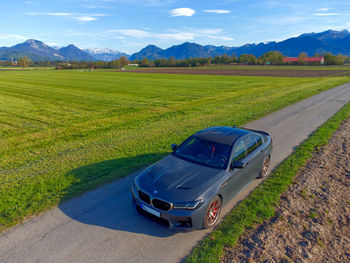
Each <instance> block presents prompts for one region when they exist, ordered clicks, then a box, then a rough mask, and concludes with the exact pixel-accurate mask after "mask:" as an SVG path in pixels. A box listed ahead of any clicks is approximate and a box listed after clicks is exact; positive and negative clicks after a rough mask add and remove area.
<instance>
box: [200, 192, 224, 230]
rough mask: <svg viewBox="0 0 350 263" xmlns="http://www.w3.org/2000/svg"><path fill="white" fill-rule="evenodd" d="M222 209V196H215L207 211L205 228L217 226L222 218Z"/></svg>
mask: <svg viewBox="0 0 350 263" xmlns="http://www.w3.org/2000/svg"><path fill="white" fill-rule="evenodd" d="M221 207H222V200H221V198H220V196H218V195H216V196H214V198H213V199H212V200H211V201H210V202H209V205H208V207H207V210H206V211H205V215H204V222H203V228H211V227H213V226H215V225H216V223H217V222H218V219H219V216H220V212H221Z"/></svg>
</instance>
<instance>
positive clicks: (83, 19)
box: [72, 16, 97, 22]
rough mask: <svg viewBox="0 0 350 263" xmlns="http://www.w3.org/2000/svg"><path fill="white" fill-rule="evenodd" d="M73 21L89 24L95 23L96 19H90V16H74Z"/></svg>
mask: <svg viewBox="0 0 350 263" xmlns="http://www.w3.org/2000/svg"><path fill="white" fill-rule="evenodd" d="M72 18H73V19H74V20H78V21H80V22H90V21H95V20H97V18H96V17H92V16H75V17H72Z"/></svg>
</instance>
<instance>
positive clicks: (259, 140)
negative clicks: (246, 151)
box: [254, 135, 262, 147]
mask: <svg viewBox="0 0 350 263" xmlns="http://www.w3.org/2000/svg"><path fill="white" fill-rule="evenodd" d="M254 139H255V141H256V144H257V146H258V147H259V146H260V145H261V144H262V139H261V136H259V135H254Z"/></svg>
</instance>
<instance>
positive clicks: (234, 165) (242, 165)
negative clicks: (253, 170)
mask: <svg viewBox="0 0 350 263" xmlns="http://www.w3.org/2000/svg"><path fill="white" fill-rule="evenodd" d="M246 166H247V163H244V162H239V161H233V162H232V163H231V169H234V168H237V169H243V168H245V167H246Z"/></svg>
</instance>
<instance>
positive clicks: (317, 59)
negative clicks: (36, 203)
mask: <svg viewBox="0 0 350 263" xmlns="http://www.w3.org/2000/svg"><path fill="white" fill-rule="evenodd" d="M282 62H283V63H298V62H300V59H299V58H295V57H287V58H284V59H283V60H282ZM303 62H306V63H319V64H321V65H323V64H324V57H312V58H304V59H303Z"/></svg>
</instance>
